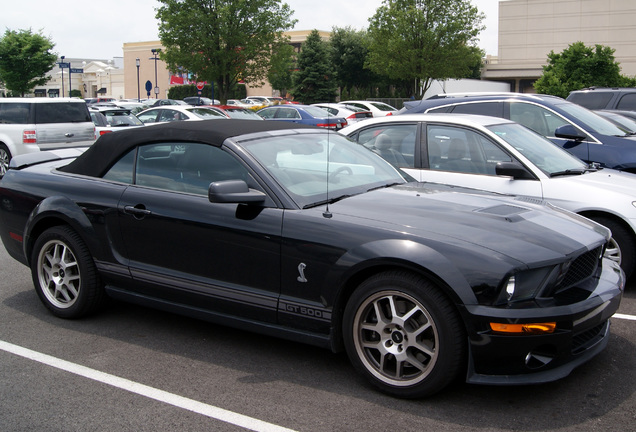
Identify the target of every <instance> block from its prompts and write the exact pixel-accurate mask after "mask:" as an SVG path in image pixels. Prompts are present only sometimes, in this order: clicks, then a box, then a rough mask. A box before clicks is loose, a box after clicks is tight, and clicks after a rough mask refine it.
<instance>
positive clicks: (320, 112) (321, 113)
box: [304, 107, 331, 118]
mask: <svg viewBox="0 0 636 432" xmlns="http://www.w3.org/2000/svg"><path fill="white" fill-rule="evenodd" d="M304 109H305V111H307V113H308V114H309V115H310V116H312V117H316V118H327V117H331V115H330V114H329V112H328V111H327V110H325V109H323V108H320V107H305V108H304Z"/></svg>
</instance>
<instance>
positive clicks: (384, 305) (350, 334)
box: [343, 271, 467, 398]
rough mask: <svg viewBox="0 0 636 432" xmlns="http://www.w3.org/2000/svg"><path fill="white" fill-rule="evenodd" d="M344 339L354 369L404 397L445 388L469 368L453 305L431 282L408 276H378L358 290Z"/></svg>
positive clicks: (391, 273) (351, 302) (348, 307)
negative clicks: (466, 366) (466, 367)
mask: <svg viewBox="0 0 636 432" xmlns="http://www.w3.org/2000/svg"><path fill="white" fill-rule="evenodd" d="M378 314H381V315H382V317H381V318H379V317H378ZM343 339H344V342H345V347H346V350H347V354H348V356H349V359H350V361H351V363H352V364H353V366H354V368H355V369H356V370H357V371H358V372H360V373H361V374H362V375H364V376H366V378H367V379H369V381H370V382H371V383H372V384H373V385H374V386H376V387H377V388H379V389H380V390H382V391H383V392H385V393H388V394H391V395H393V396H398V397H402V398H419V397H425V396H430V395H432V394H434V393H436V392H438V391H440V390H442V389H443V388H444V387H446V386H447V385H448V384H450V383H451V382H452V381H453V380H454V379H455V378H457V376H458V375H459V373H460V371H462V370H464V368H465V365H466V360H465V358H466V355H465V352H466V346H467V342H466V336H465V330H464V327H463V324H462V323H461V320H460V318H459V316H458V314H457V311H456V310H455V308H454V306H453V305H452V303H451V302H450V301H449V300H448V299H447V298H446V296H444V295H443V294H442V292H441V291H440V290H439V289H438V288H437V287H435V286H434V285H433V284H432V283H431V282H429V281H428V280H426V279H425V278H423V277H421V276H418V275H416V274H412V273H408V272H402V271H388V272H384V273H380V274H377V275H375V276H373V277H371V278H369V279H367V280H366V281H365V282H363V283H362V284H361V285H360V286H359V287H358V288H357V289H356V291H354V293H353V295H352V296H351V298H350V299H349V302H348V303H347V305H346V307H345V311H344V316H343Z"/></svg>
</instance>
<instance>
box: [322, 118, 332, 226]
mask: <svg viewBox="0 0 636 432" xmlns="http://www.w3.org/2000/svg"><path fill="white" fill-rule="evenodd" d="M327 123H329V119H327ZM330 136H331V130H330V129H329V128H327V176H326V177H325V180H326V182H327V208H326V209H325V211H324V212H323V213H322V216H323V217H324V218H326V219H331V218H332V217H333V215H332V214H331V212H330V211H329V153H331V152H330V151H329V137H330Z"/></svg>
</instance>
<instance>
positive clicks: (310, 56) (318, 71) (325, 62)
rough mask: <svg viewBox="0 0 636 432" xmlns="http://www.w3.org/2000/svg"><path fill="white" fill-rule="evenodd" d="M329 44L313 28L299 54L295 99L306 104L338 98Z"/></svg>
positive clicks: (295, 74)
mask: <svg viewBox="0 0 636 432" xmlns="http://www.w3.org/2000/svg"><path fill="white" fill-rule="evenodd" d="M334 75H335V74H334V70H333V66H332V64H331V56H330V55H329V44H328V43H327V42H325V41H323V40H322V38H321V37H320V33H318V30H313V31H312V32H311V33H310V34H309V36H307V39H306V40H305V42H304V43H303V45H302V48H301V51H300V54H299V55H298V71H296V72H294V76H293V82H294V88H293V90H292V94H293V96H294V98H295V99H298V100H301V101H303V103H306V104H312V103H317V102H333V101H335V100H336V90H337V83H336V80H335V76H334Z"/></svg>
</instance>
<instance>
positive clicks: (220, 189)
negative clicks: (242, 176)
mask: <svg viewBox="0 0 636 432" xmlns="http://www.w3.org/2000/svg"><path fill="white" fill-rule="evenodd" d="M266 197H267V195H265V194H264V193H263V192H261V191H258V190H254V189H250V188H249V187H248V186H247V183H245V181H243V180H224V181H219V182H214V183H211V184H210V187H209V189H208V199H209V200H210V202H213V203H236V204H248V203H262V202H264V201H265V198H266Z"/></svg>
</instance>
